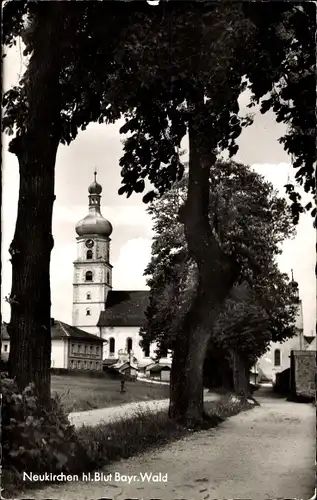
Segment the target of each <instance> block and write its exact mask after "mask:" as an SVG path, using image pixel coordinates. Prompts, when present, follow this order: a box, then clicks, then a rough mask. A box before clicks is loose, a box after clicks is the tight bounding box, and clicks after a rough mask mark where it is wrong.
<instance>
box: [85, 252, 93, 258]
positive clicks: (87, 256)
mask: <svg viewBox="0 0 317 500" xmlns="http://www.w3.org/2000/svg"><path fill="white" fill-rule="evenodd" d="M86 258H87V259H92V250H87V253H86Z"/></svg>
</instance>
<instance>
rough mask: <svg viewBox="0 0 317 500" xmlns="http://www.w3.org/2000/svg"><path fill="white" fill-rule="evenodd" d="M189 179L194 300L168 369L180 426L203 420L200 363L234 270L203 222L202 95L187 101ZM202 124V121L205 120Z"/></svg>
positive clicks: (186, 217)
mask: <svg viewBox="0 0 317 500" xmlns="http://www.w3.org/2000/svg"><path fill="white" fill-rule="evenodd" d="M189 106H190V108H191V110H192V118H191V120H190V123H189V153H190V156H189V178H188V194H187V200H186V204H185V207H184V208H183V210H182V211H181V213H180V219H181V220H182V222H183V223H184V229H185V235H186V241H187V245H188V250H189V252H190V254H191V255H192V256H193V257H194V259H195V261H196V263H197V267H198V273H199V278H198V280H199V285H198V293H197V297H196V299H195V300H194V301H193V304H192V306H191V308H190V310H189V312H188V313H187V315H186V316H185V319H184V322H183V325H182V327H181V329H180V331H179V334H178V336H177V341H176V344H175V348H174V352H173V362H172V370H171V393H170V411H169V414H170V417H171V418H173V419H174V420H178V421H183V422H185V423H188V422H191V423H192V422H193V421H195V420H201V419H202V418H204V410H203V364H204V359H205V355H206V349H207V345H208V341H209V338H210V335H211V333H212V330H213V325H214V322H215V321H216V319H217V317H218V314H219V312H220V310H221V307H222V305H223V303H224V301H225V300H226V298H227V297H228V295H229V293H230V291H231V288H232V286H233V284H234V283H235V281H236V279H237V277H238V274H239V269H238V266H237V265H236V264H235V262H234V260H233V259H231V258H230V257H228V256H227V255H225V254H224V253H223V251H222V249H221V247H220V245H219V242H218V240H217V237H216V235H215V233H214V231H213V230H212V228H211V226H210V223H209V190H210V172H211V171H212V168H213V167H214V165H215V162H216V155H215V154H214V151H213V141H212V137H210V136H209V135H208V134H206V133H205V130H206V129H205V119H206V116H205V106H204V94H203V92H197V93H196V95H194V96H193V99H192V102H189ZM207 120H208V117H207Z"/></svg>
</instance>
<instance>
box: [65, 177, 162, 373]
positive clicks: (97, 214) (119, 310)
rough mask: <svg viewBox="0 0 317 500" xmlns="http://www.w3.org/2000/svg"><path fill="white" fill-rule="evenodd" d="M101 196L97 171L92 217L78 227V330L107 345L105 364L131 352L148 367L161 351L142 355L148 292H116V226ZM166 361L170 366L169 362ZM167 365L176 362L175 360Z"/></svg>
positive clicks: (91, 194)
mask: <svg viewBox="0 0 317 500" xmlns="http://www.w3.org/2000/svg"><path fill="white" fill-rule="evenodd" d="M101 192H102V187H101V185H100V184H98V182H97V181H96V172H95V179H94V182H93V183H92V184H91V185H90V186H89V188H88V193H89V196H88V199H89V204H88V208H89V212H88V215H87V216H86V217H85V218H84V219H82V220H80V221H79V222H78V223H77V224H76V233H77V235H78V236H77V259H76V260H75V261H74V282H73V314H72V317H73V325H74V326H76V327H78V328H81V329H84V330H85V331H87V332H89V333H91V334H95V335H99V336H100V337H102V338H103V339H105V340H106V341H107V342H105V343H104V348H103V358H104V362H105V364H109V365H110V364H113V363H115V362H116V361H117V360H118V358H119V356H120V355H122V354H124V353H130V352H131V353H132V354H133V357H134V358H135V359H136V360H137V363H138V365H139V366H145V365H147V364H149V363H151V362H152V357H154V351H155V348H156V346H155V345H151V347H150V348H149V349H147V350H145V351H143V350H142V348H141V347H140V345H139V342H140V340H141V338H140V335H139V331H140V327H141V326H142V325H143V324H144V321H145V316H144V313H145V310H146V307H147V305H148V298H149V291H148V290H133V291H126V290H124V291H121V290H113V288H112V265H111V253H110V242H111V239H110V235H111V233H112V225H111V223H110V222H109V221H108V220H106V219H105V218H104V217H103V216H102V215H101V210H100V199H101ZM161 362H164V363H166V362H167V358H164V359H162V360H161ZM168 362H169V363H171V360H170V357H169V358H168Z"/></svg>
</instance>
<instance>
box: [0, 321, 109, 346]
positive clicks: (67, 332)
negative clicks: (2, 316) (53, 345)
mask: <svg viewBox="0 0 317 500" xmlns="http://www.w3.org/2000/svg"><path fill="white" fill-rule="evenodd" d="M1 338H2V340H10V337H9V334H8V331H7V323H2V324H1ZM51 338H52V340H58V339H63V338H72V339H74V340H87V341H88V342H96V341H99V342H105V339H102V338H101V337H98V336H97V335H93V334H92V333H88V332H85V331H84V330H80V329H79V328H76V326H70V325H67V323H64V322H63V321H57V320H54V319H52V324H51Z"/></svg>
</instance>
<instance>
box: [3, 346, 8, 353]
mask: <svg viewBox="0 0 317 500" xmlns="http://www.w3.org/2000/svg"><path fill="white" fill-rule="evenodd" d="M4 350H5V352H7V350H8V344H5V346H4Z"/></svg>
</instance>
